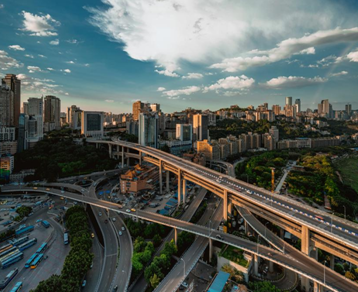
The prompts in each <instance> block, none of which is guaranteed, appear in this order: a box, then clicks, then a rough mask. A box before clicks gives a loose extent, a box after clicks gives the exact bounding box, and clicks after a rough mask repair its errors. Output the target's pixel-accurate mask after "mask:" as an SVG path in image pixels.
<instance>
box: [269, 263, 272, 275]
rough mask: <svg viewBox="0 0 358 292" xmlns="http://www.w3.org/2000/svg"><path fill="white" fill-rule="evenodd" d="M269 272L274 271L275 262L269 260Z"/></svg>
mask: <svg viewBox="0 0 358 292" xmlns="http://www.w3.org/2000/svg"><path fill="white" fill-rule="evenodd" d="M269 272H270V273H273V262H271V261H270V262H269Z"/></svg>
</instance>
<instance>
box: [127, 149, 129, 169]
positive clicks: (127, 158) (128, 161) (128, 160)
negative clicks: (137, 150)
mask: <svg viewBox="0 0 358 292" xmlns="http://www.w3.org/2000/svg"><path fill="white" fill-rule="evenodd" d="M127 153H129V148H127ZM127 166H129V157H127Z"/></svg>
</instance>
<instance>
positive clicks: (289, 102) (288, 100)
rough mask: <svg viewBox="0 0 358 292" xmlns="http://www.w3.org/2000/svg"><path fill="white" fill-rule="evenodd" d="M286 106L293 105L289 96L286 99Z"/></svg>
mask: <svg viewBox="0 0 358 292" xmlns="http://www.w3.org/2000/svg"><path fill="white" fill-rule="evenodd" d="M285 105H292V96H287V97H286V99H285Z"/></svg>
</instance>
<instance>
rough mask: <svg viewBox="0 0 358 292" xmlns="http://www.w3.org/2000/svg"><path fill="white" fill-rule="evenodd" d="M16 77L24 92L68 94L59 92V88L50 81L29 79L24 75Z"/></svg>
mask: <svg viewBox="0 0 358 292" xmlns="http://www.w3.org/2000/svg"><path fill="white" fill-rule="evenodd" d="M17 77H18V78H19V79H20V80H21V89H22V90H24V91H29V92H33V91H36V92H40V93H42V94H54V95H61V94H62V95H68V93H66V92H64V91H63V90H61V89H60V88H61V86H60V85H58V84H56V83H55V81H54V80H52V79H39V78H34V77H30V76H28V75H26V74H18V75H17Z"/></svg>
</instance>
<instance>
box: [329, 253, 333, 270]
mask: <svg viewBox="0 0 358 292" xmlns="http://www.w3.org/2000/svg"><path fill="white" fill-rule="evenodd" d="M329 264H330V268H331V269H332V270H334V255H333V254H331V260H330V263H329Z"/></svg>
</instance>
